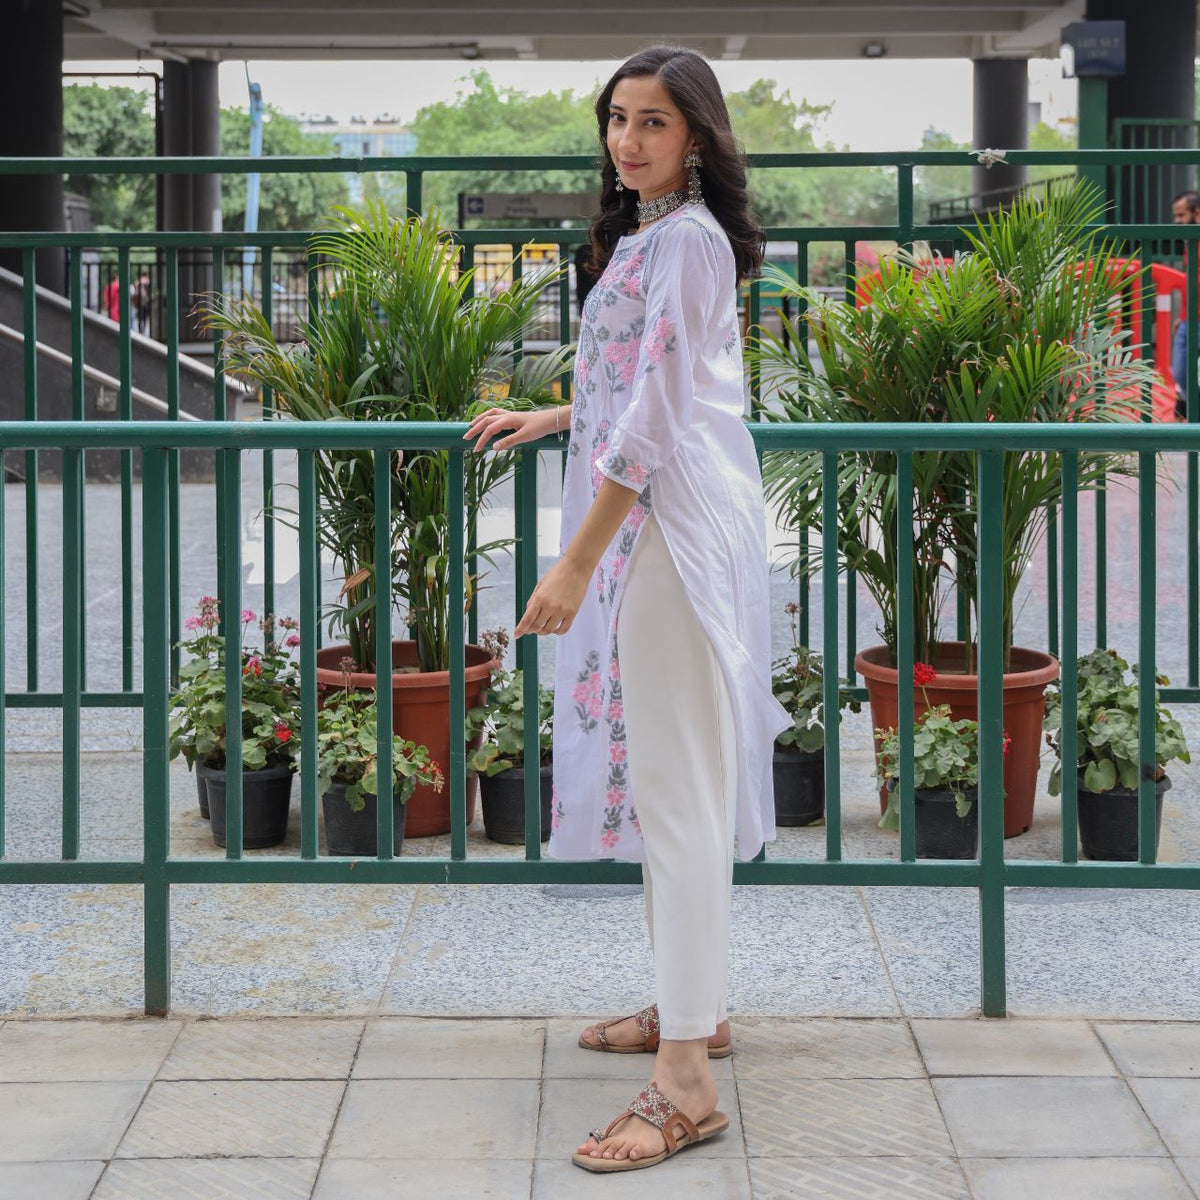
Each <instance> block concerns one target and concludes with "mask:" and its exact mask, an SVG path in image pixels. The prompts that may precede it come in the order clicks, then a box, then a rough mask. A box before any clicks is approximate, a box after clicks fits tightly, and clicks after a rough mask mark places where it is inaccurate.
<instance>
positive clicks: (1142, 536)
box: [1138, 451, 1158, 864]
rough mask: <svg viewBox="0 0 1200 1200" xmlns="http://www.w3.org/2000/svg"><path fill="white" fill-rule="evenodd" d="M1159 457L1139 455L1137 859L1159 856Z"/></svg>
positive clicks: (1151, 860) (1153, 859)
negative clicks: (1156, 782)
mask: <svg viewBox="0 0 1200 1200" xmlns="http://www.w3.org/2000/svg"><path fill="white" fill-rule="evenodd" d="M1157 501H1158V476H1157V456H1156V455H1155V454H1154V452H1153V451H1142V452H1141V453H1139V454H1138V861H1139V862H1141V863H1147V864H1150V863H1154V862H1156V861H1157V859H1158V847H1157V844H1156V843H1157V837H1156V825H1157V822H1156V807H1157V805H1156V801H1155V779H1154V773H1155V769H1156V762H1157V758H1156V754H1155V725H1156V721H1155V711H1154V710H1155V701H1156V699H1157V696H1158V692H1157V681H1156V679H1155V675H1156V668H1155V661H1154V660H1155V656H1156V646H1155V636H1154V635H1155V628H1154V624H1155V620H1156V619H1157V612H1156V607H1155V606H1156V604H1157V602H1158V601H1157V595H1156V590H1157V585H1156V579H1155V574H1154V573H1155V570H1156V569H1157V566H1158V562H1157V555H1156V553H1155V541H1156V537H1155V535H1156V532H1157V527H1158V520H1157Z"/></svg>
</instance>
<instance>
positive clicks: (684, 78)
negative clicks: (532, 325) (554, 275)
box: [588, 46, 765, 280]
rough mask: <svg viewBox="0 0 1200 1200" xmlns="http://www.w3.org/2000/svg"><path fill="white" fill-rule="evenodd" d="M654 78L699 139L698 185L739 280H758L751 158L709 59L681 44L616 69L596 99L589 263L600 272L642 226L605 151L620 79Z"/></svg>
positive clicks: (759, 249) (760, 243) (759, 242)
mask: <svg viewBox="0 0 1200 1200" xmlns="http://www.w3.org/2000/svg"><path fill="white" fill-rule="evenodd" d="M648 75H653V76H655V77H656V78H657V79H658V80H659V81H660V82H661V83H662V85H663V87H665V88H666V89H667V94H668V95H669V96H670V97H671V100H672V102H673V103H674V105H675V107H676V108H678V109H679V111H680V112H681V113H682V114H683V117H684V120H686V121H687V125H688V130H689V131H690V132H691V134H692V135H693V136H694V137H695V138H696V139H697V140H698V141H699V142H700V158H701V161H702V163H703V165H702V166H701V167H700V184H701V189H702V190H703V192H704V202H705V204H707V205H708V208H709V211H710V212H711V213H712V215H713V216H714V217H716V218H717V220H718V221H719V222H720V223H721V228H722V229H724V230H725V233H726V236H727V237H728V238H729V244H730V246H731V247H732V249H733V260H734V263H735V264H736V265H737V274H738V279H739V280H741V279H747V278H749V277H750V276H753V275H757V274H758V271H759V268H760V267H761V266H762V259H763V250H764V247H765V235H764V234H763V230H762V227H761V226H760V225H759V224H758V223H757V222H756V221H755V219H754V216H753V214H752V213H751V211H750V201H749V198H748V196H747V194H746V160H745V157H744V156H743V154H742V152H741V149H740V148H739V147H738V144H737V142H736V140H735V139H734V136H733V128H732V126H731V125H730V123H729V109H728V108H726V107H725V97H724V95H722V93H721V85H720V83H718V82H717V77H716V75H714V74H713V69H712V67H710V66H709V65H708V60H707V59H705V58H704V57H703V56H702V55H700V54H697V53H696V51H695V50H688V49H685V48H684V47H682V46H651V47H649V48H648V49H646V50H642V51H639V52H638V53H637V54H635V55H634V56H633V57H632V58H630V59H628V60H627V61H626V62H624V63H622V64H621V66H619V67H618V68H617V71H616V74H614V75H613V77H612V78H611V79H610V80H609V81H608V83H606V84H605V85H604V90H603V91H601V93H600V95H599V96H598V97H597V98H596V121H597V123H598V125H599V127H600V150H601V162H602V166H601V169H600V183H601V186H600V212H599V214H598V215H597V216H596V217H595V219H594V220H593V221H592V225H591V228H590V229H589V231H588V234H589V237H590V238H591V243H592V261H591V266H592V269H593V270H594V271H596V272H597V273H599V272H600V271H602V270H603V269H604V266H605V264H606V263H607V262H608V260H609V258H610V257H611V256H612V252H613V248H614V247H615V246H616V244H617V239H618V238H620V237H621V235H622V234H626V233H630V232H632V231H633V230H634V229H636V228H637V224H638V221H637V217H636V216H635V210H634V205H635V204H636V202H637V201H636V196H637V193H636V192H635V191H633V190H632V189H630V188H626V189H625V190H624V191H620V192H618V191H617V168H616V165H615V164H614V163H613V161H612V159H611V158H610V157H609V153H608V106H609V104H610V103H611V102H612V96H613V91H614V89H615V88H616V86H617V84H618V83H619V82H620V81H621V80H622V79H629V78H631V77H636V78H644V77H645V76H648Z"/></svg>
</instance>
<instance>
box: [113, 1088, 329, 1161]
mask: <svg viewBox="0 0 1200 1200" xmlns="http://www.w3.org/2000/svg"><path fill="white" fill-rule="evenodd" d="M344 1090H345V1084H344V1083H343V1082H342V1081H341V1080H300V1079H295V1080H276V1079H271V1080H261V1079H252V1080H244V1079H238V1080H227V1079H214V1080H204V1081H194V1080H180V1081H174V1080H171V1081H164V1082H159V1083H155V1084H154V1085H153V1086H152V1087H151V1088H150V1092H149V1094H148V1095H147V1096H146V1099H145V1101H144V1102H143V1104H142V1107H141V1108H140V1109H139V1110H138V1114H137V1117H136V1118H135V1119H134V1121H133V1124H132V1125H131V1126H130V1128H129V1132H128V1133H127V1134H126V1135H125V1137H124V1138H123V1139H122V1140H121V1144H120V1146H119V1147H118V1149H117V1154H116V1157H118V1158H235V1157H256V1158H319V1157H320V1155H321V1154H322V1152H323V1151H324V1148H325V1141H326V1139H327V1138H328V1136H329V1130H330V1128H331V1127H332V1125H333V1120H334V1116H335V1114H336V1113H337V1108H338V1104H339V1102H340V1101H341V1099H342V1093H343V1091H344Z"/></svg>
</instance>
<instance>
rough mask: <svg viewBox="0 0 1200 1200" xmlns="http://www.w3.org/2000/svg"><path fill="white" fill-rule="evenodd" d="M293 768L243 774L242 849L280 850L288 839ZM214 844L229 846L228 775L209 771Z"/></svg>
mask: <svg viewBox="0 0 1200 1200" xmlns="http://www.w3.org/2000/svg"><path fill="white" fill-rule="evenodd" d="M295 775H296V773H295V771H293V770H292V769H291V767H268V768H267V769H266V770H265V771H243V772H242V849H243V850H261V849H263V847H265V846H278V845H279V843H280V842H282V841H283V840H284V839H285V838H286V837H287V828H288V813H289V811H290V810H291V805H292V780H293V779H294V778H295ZM205 782H206V785H207V790H208V813H209V820H210V821H211V823H212V836H213V841H214V842H215V843H216V844H217V845H218V846H224V845H225V772H224V771H218V770H215V769H214V768H211V767H208V768H205Z"/></svg>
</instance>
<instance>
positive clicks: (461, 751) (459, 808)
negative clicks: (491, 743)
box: [445, 449, 537, 861]
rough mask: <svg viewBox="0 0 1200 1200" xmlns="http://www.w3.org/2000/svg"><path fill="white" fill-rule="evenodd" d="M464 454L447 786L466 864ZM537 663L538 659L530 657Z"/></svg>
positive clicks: (450, 584) (451, 629)
mask: <svg viewBox="0 0 1200 1200" xmlns="http://www.w3.org/2000/svg"><path fill="white" fill-rule="evenodd" d="M465 453H466V452H465V451H464V450H458V449H454V450H451V451H449V457H450V462H449V466H450V470H449V475H448V479H447V483H448V489H447V490H448V493H449V494H448V495H447V496H446V512H447V513H448V514H449V518H448V519H449V522H450V527H449V529H448V531H447V532H448V534H449V537H448V538H447V543H446V552H447V553H448V554H449V556H450V563H449V570H448V572H447V580H446V584H447V588H448V590H449V594H450V614H449V615H450V620H449V624H448V629H447V632H448V634H449V637H450V714H449V721H450V761H449V762H448V763H446V764H445V765H446V767H448V768H449V772H450V774H449V777H448V779H447V786H448V787H449V789H450V857H451V858H453V859H456V860H459V861H461V860H463V859H465V858H466V857H467V755H466V745H467V739H466V729H465V727H464V720H465V714H466V657H467V656H466V637H465V631H464V628H463V626H464V624H465V622H464V620H463V607H464V602H465V600H466V590H465V580H464V577H463V559H464V557H465V554H466V546H465V545H464V538H463V534H464V529H463V526H464V524H465V520H466V513H465V508H466V491H465V486H464V472H465V467H466V462H465V458H464V455H465ZM529 657H530V658H532V659H535V660H536V657H537V656H536V655H534V654H531V655H529Z"/></svg>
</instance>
